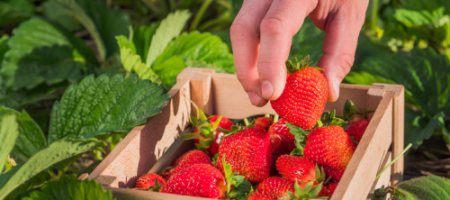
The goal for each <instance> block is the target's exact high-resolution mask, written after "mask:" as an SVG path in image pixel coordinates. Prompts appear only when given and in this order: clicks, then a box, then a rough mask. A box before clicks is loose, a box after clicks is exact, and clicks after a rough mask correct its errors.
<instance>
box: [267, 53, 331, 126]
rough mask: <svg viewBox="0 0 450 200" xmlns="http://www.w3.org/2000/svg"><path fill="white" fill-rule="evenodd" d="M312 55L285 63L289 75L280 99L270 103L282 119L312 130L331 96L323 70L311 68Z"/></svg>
mask: <svg viewBox="0 0 450 200" xmlns="http://www.w3.org/2000/svg"><path fill="white" fill-rule="evenodd" d="M309 64H311V62H309V56H306V57H305V58H304V59H303V60H301V61H296V62H295V66H294V65H293V63H292V62H291V61H289V60H288V61H286V67H287V70H288V72H289V73H288V75H287V78H286V85H285V87H284V91H283V93H282V94H281V96H280V97H279V98H278V99H276V100H274V101H271V102H270V104H271V105H272V108H273V109H274V110H275V112H276V113H277V114H278V115H280V117H281V118H284V120H286V121H288V122H289V123H291V124H293V125H295V126H298V127H300V128H303V129H311V128H312V127H313V126H314V125H315V124H316V122H317V121H318V120H319V118H320V116H321V115H322V112H323V109H324V108H325V103H326V102H327V97H328V83H327V81H326V79H325V77H324V76H323V74H322V73H321V72H320V68H316V67H308V65H309Z"/></svg>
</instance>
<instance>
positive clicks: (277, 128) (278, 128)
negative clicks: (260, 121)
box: [269, 119, 295, 152]
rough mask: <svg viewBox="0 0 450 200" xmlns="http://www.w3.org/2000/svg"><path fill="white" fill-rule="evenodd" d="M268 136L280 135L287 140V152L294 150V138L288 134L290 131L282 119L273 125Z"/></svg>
mask: <svg viewBox="0 0 450 200" xmlns="http://www.w3.org/2000/svg"><path fill="white" fill-rule="evenodd" d="M269 134H270V135H275V134H276V135H281V136H283V137H285V138H287V141H288V143H287V146H288V148H289V152H291V151H292V150H294V149H295V144H294V142H295V136H294V135H293V134H291V133H290V129H289V128H288V127H287V126H286V122H285V121H284V119H280V120H278V121H277V122H275V123H273V124H272V126H270V128H269Z"/></svg>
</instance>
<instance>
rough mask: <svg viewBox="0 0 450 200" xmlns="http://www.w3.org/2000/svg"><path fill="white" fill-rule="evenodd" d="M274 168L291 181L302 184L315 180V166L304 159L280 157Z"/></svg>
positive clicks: (287, 156)
mask: <svg viewBox="0 0 450 200" xmlns="http://www.w3.org/2000/svg"><path fill="white" fill-rule="evenodd" d="M276 166H277V170H278V171H279V172H280V174H281V175H282V176H283V177H284V178H287V179H289V180H291V181H297V182H299V183H304V182H309V181H311V180H315V178H316V164H314V163H313V162H312V161H311V160H309V159H308V158H305V157H298V156H289V155H282V156H280V158H278V160H277V162H276Z"/></svg>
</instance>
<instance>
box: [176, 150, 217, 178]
mask: <svg viewBox="0 0 450 200" xmlns="http://www.w3.org/2000/svg"><path fill="white" fill-rule="evenodd" d="M195 164H209V165H212V163H211V160H210V159H209V156H208V155H206V153H205V152H203V151H200V150H197V149H194V150H190V151H188V152H186V153H185V154H183V155H182V156H180V157H179V158H178V159H177V160H175V162H174V167H175V168H174V169H173V170H170V169H168V171H170V172H169V175H168V178H169V179H170V177H172V176H173V175H175V174H177V173H179V172H180V171H182V170H184V169H186V168H189V167H190V166H192V165H195Z"/></svg>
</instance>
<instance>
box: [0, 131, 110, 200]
mask: <svg viewBox="0 0 450 200" xmlns="http://www.w3.org/2000/svg"><path fill="white" fill-rule="evenodd" d="M104 145H105V143H104V142H100V141H98V140H96V139H89V140H84V139H81V140H59V141H56V142H54V143H52V144H50V145H49V146H48V147H47V148H45V149H43V150H41V151H39V152H38V153H36V154H34V155H33V156H32V157H31V158H30V159H28V161H27V162H26V163H24V164H19V165H17V166H16V167H14V168H12V170H11V171H9V172H7V173H6V174H2V175H0V199H2V198H4V197H6V196H7V195H8V194H9V193H10V192H12V191H13V190H14V189H15V188H17V187H18V186H20V185H21V184H22V183H24V182H26V181H27V180H29V179H30V178H32V177H34V176H35V175H37V174H38V173H39V172H41V171H43V170H44V169H46V168H48V167H50V166H51V165H53V164H55V163H57V162H59V161H61V160H64V159H67V158H70V157H72V156H75V155H78V154H80V153H83V152H86V151H89V150H90V149H93V148H96V147H98V146H104Z"/></svg>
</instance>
